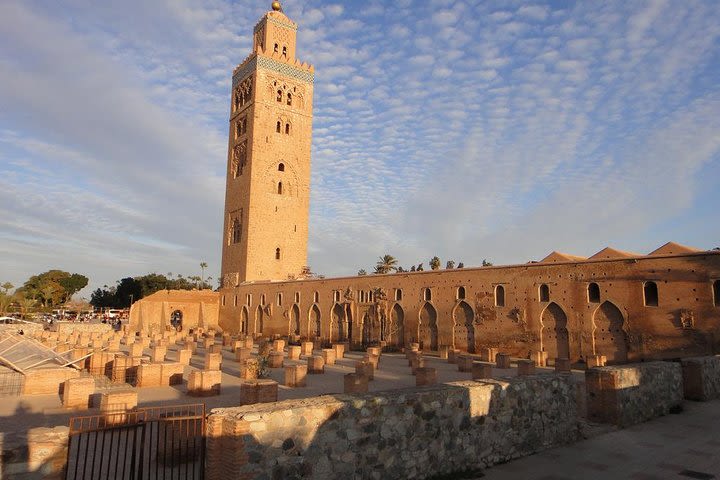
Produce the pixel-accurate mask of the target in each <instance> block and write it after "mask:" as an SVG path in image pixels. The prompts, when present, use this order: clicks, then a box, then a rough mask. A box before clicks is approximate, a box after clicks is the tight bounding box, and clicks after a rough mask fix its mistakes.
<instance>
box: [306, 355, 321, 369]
mask: <svg viewBox="0 0 720 480" xmlns="http://www.w3.org/2000/svg"><path fill="white" fill-rule="evenodd" d="M307 361H308V373H310V374H319V373H325V359H324V358H323V357H321V356H320V355H311V356H309V357H308V359H307Z"/></svg>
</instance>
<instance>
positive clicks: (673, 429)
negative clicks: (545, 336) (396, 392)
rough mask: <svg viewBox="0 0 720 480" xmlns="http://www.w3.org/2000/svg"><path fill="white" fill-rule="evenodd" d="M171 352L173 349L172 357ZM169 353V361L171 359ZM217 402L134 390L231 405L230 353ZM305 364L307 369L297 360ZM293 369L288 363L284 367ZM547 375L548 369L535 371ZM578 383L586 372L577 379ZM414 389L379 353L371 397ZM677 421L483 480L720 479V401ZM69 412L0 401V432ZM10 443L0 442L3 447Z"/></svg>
mask: <svg viewBox="0 0 720 480" xmlns="http://www.w3.org/2000/svg"><path fill="white" fill-rule="evenodd" d="M174 348H176V347H173V348H172V349H173V350H174ZM172 355H173V354H172V353H170V355H169V358H172ZM203 355H204V352H203V350H202V349H199V351H198V354H197V355H195V356H194V357H193V359H192V363H191V366H189V367H187V368H186V371H185V373H186V378H187V374H188V373H189V371H190V370H192V369H195V368H202V360H203ZM361 357H362V354H360V353H354V352H353V353H349V354H347V356H346V358H345V359H342V360H339V361H338V363H337V365H332V366H327V367H326V373H325V374H324V375H308V386H307V387H306V388H297V389H293V388H287V387H284V386H282V383H283V381H284V378H283V377H284V371H283V369H274V370H271V377H272V378H273V379H274V380H276V381H278V382H279V383H280V385H281V386H280V389H279V399H280V400H285V399H290V398H302V397H308V396H316V395H322V394H334V393H342V390H343V374H345V373H349V372H353V371H354V364H355V361H356V360H358V359H360V358H361ZM223 359H224V363H223V377H222V395H220V396H218V397H209V398H200V399H198V398H193V397H189V396H187V394H186V387H185V385H178V386H175V387H161V388H144V389H139V390H138V392H139V400H140V404H141V406H151V405H162V404H188V403H206V405H207V408H208V409H211V408H216V407H227V406H236V405H237V404H238V399H239V389H240V379H239V378H238V370H239V365H238V363H237V362H235V361H234V356H233V354H232V353H230V352H227V351H225V352H223ZM302 362H305V361H304V360H302ZM288 363H292V362H288ZM427 366H431V367H435V368H437V369H438V380H439V381H440V382H451V381H457V380H468V379H470V377H471V375H470V374H469V373H460V372H458V371H457V366H456V365H454V364H449V363H447V361H445V360H440V359H439V358H430V357H428V359H427ZM539 371H540V372H551V371H552V370H551V369H539ZM515 374H516V370H515V369H510V370H499V369H495V370H494V371H493V376H494V377H495V378H498V379H502V378H508V377H512V376H515ZM574 375H575V376H576V378H577V379H578V381H579V382H582V379H583V377H584V375H583V372H574ZM414 385H415V377H414V376H412V375H411V374H410V368H409V366H408V364H407V360H406V359H405V357H404V355H400V354H383V356H382V358H381V360H380V369H379V370H378V371H377V372H376V375H375V380H374V381H372V382H371V383H370V390H371V391H382V390H392V389H396V388H405V387H411V386H414ZM685 407H686V408H685V411H684V412H683V413H682V414H680V415H670V416H667V417H663V418H660V419H657V420H654V421H652V422H648V423H645V424H642V425H638V426H635V427H632V428H629V429H625V430H617V431H612V432H610V433H606V434H604V435H600V436H596V437H593V438H591V439H589V440H585V441H582V442H579V443H575V444H572V445H569V446H566V447H562V448H557V449H553V450H548V451H546V452H542V453H539V454H537V455H533V456H531V457H527V458H523V459H519V460H515V461H513V462H510V463H507V464H505V465H499V466H495V467H493V468H491V469H489V470H487V471H486V472H485V476H484V477H483V478H484V479H485V480H505V479H538V480H567V479H576V478H582V479H583V480H592V479H633V480H650V479H680V480H682V479H688V478H690V479H693V478H694V479H711V478H715V479H717V480H720V400H717V401H713V402H707V403H693V402H686V403H685ZM94 413H96V410H89V411H88V412H84V413H83V412H76V413H72V412H68V411H67V410H65V409H63V408H62V404H61V402H60V398H59V397H58V396H57V395H47V396H37V397H2V398H0V432H14V431H22V430H25V429H27V428H31V427H35V426H55V425H67V423H68V419H69V417H70V416H72V415H78V414H94ZM8 440H9V438H7V436H6V438H5V442H7V441H8Z"/></svg>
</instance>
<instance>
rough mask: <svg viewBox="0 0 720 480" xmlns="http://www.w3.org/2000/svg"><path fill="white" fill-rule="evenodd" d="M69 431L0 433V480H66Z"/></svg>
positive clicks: (33, 429) (47, 430)
mask: <svg viewBox="0 0 720 480" xmlns="http://www.w3.org/2000/svg"><path fill="white" fill-rule="evenodd" d="M68 432H69V429H68V427H65V426H63V427H55V428H31V429H30V430H28V431H26V432H22V433H8V432H2V433H0V444H1V445H2V455H1V456H0V461H1V462H2V464H0V478H2V480H5V479H8V480H9V479H23V478H27V479H39V478H42V479H46V480H55V479H57V480H60V479H62V478H64V476H63V469H64V468H65V463H66V460H67V445H68Z"/></svg>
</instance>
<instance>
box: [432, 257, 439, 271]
mask: <svg viewBox="0 0 720 480" xmlns="http://www.w3.org/2000/svg"><path fill="white" fill-rule="evenodd" d="M430 268H431V269H433V270H437V269H438V268H440V258H438V257H433V258H431V259H430Z"/></svg>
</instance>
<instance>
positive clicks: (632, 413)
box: [585, 362, 683, 427]
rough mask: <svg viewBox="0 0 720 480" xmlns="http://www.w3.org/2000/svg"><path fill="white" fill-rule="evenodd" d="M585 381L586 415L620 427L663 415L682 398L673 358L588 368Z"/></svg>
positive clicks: (680, 374) (677, 371)
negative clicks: (669, 360)
mask: <svg viewBox="0 0 720 480" xmlns="http://www.w3.org/2000/svg"><path fill="white" fill-rule="evenodd" d="M585 385H586V388H587V394H588V397H587V410H588V419H589V420H591V421H597V422H602V423H612V424H615V425H619V426H621V427H627V426H630V425H634V424H636V423H642V422H645V421H648V420H651V419H653V418H656V417H660V416H662V415H667V414H668V413H670V412H671V411H672V410H673V408H675V407H679V406H680V405H681V404H682V401H683V377H682V369H681V367H680V364H679V363H677V362H648V363H637V364H632V365H624V366H615V367H598V368H591V369H590V370H588V371H587V372H585Z"/></svg>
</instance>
